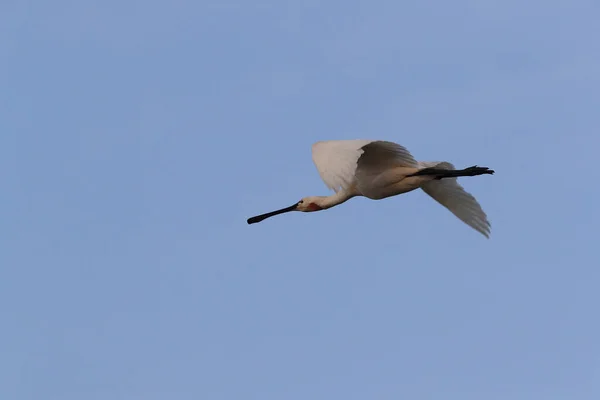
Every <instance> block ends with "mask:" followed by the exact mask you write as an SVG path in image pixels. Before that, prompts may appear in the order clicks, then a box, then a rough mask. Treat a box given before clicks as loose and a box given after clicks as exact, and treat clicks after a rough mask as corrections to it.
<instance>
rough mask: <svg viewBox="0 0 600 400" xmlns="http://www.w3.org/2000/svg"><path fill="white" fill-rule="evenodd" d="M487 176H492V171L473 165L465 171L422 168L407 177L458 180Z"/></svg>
mask: <svg viewBox="0 0 600 400" xmlns="http://www.w3.org/2000/svg"><path fill="white" fill-rule="evenodd" d="M484 174H489V175H493V174H494V171H493V170H491V169H489V168H488V167H478V166H477V165H474V166H472V167H469V168H465V169H450V170H448V169H443V168H436V167H432V168H423V169H422V170H420V171H417V172H415V173H414V174H411V175H408V176H423V175H429V176H435V179H444V178H458V177H459V176H477V175H484Z"/></svg>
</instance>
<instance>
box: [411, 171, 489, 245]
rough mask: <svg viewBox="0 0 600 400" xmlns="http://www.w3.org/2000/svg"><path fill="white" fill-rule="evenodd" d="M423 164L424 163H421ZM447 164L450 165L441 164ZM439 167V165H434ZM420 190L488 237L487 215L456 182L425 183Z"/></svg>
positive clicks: (447, 179) (451, 179)
mask: <svg viewBox="0 0 600 400" xmlns="http://www.w3.org/2000/svg"><path fill="white" fill-rule="evenodd" d="M421 164H424V163H421ZM443 164H449V165H452V164H450V163H443ZM435 165H439V164H434V165H433V166H435ZM421 189H423V191H424V192H425V193H427V194H428V195H429V196H431V197H432V198H433V199H434V200H435V201H437V202H438V203H440V204H441V205H443V206H444V207H446V208H447V209H448V210H450V212H451V213H452V214H454V215H455V216H456V217H458V219H460V220H461V221H463V222H464V223H465V224H467V225H469V226H470V227H471V228H473V229H475V230H476V231H477V232H479V233H481V234H482V235H484V236H485V237H487V238H489V237H490V232H491V224H490V222H489V221H488V219H487V215H486V214H485V212H484V211H483V209H482V208H481V205H480V204H479V203H478V202H477V200H476V199H475V197H473V195H472V194H470V193H469V192H467V191H466V190H465V189H464V188H463V187H462V186H461V185H460V184H459V183H458V181H457V180H456V178H446V179H441V180H435V181H430V182H427V183H425V184H424V185H423V186H421Z"/></svg>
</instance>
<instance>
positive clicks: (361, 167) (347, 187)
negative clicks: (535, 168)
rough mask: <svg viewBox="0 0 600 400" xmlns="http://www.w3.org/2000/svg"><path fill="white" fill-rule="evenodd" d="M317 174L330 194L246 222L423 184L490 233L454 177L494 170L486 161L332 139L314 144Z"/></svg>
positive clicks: (476, 205)
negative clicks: (460, 164)
mask: <svg viewBox="0 0 600 400" xmlns="http://www.w3.org/2000/svg"><path fill="white" fill-rule="evenodd" d="M312 158H313V161H314V163H315V165H316V166H317V169H318V170H319V174H320V175H321V179H323V181H324V182H325V184H326V185H327V187H329V188H330V189H332V190H333V191H334V192H335V194H333V195H331V196H311V197H305V198H303V199H302V200H300V201H299V202H297V203H296V204H294V205H292V206H290V207H286V208H283V209H281V210H277V211H272V212H270V213H266V214H262V215H257V216H256V217H252V218H249V219H248V224H254V223H256V222H260V221H262V220H264V219H266V218H269V217H272V216H274V215H278V214H282V213H286V212H290V211H303V212H312V211H321V210H326V209H328V208H331V207H334V206H336V205H338V204H342V203H344V202H345V201H347V200H349V199H351V198H353V197H356V196H364V197H367V198H369V199H373V200H380V199H384V198H386V197H390V196H395V195H398V194H402V193H407V192H410V191H413V190H415V189H417V188H421V189H423V191H424V192H425V193H427V194H428V195H429V196H431V197H433V199H434V200H436V201H437V202H438V203H440V204H441V205H443V206H444V207H446V208H447V209H448V210H450V211H451V212H452V213H453V214H454V215H456V216H457V217H458V218H459V219H460V220H462V221H463V222H464V223H466V224H467V225H469V226H470V227H471V228H473V229H475V230H476V231H478V232H480V233H481V234H483V235H484V236H485V237H487V238H489V235H490V229H491V225H490V223H489V221H488V219H487V216H486V214H485V212H484V211H483V210H482V209H481V206H480V205H479V203H478V202H477V200H476V199H475V198H474V197H473V196H472V195H471V194H470V193H468V192H466V191H465V190H464V188H463V187H462V186H461V185H460V184H459V183H458V182H457V179H456V178H457V177H460V176H476V175H483V174H490V175H491V174H493V173H494V171H493V170H490V169H489V168H486V167H478V166H476V165H475V166H473V167H469V168H465V169H459V170H457V169H455V168H454V165H452V164H451V163H449V162H445V161H444V162H440V161H416V160H415V159H414V158H413V156H412V155H411V154H410V152H409V151H408V150H407V149H406V148H405V147H403V146H401V145H399V144H396V143H392V142H388V141H383V140H331V141H322V142H317V143H315V144H313V146H312Z"/></svg>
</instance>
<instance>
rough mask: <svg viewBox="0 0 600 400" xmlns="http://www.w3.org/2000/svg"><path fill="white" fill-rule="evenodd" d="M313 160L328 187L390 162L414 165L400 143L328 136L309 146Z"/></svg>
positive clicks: (344, 185) (348, 183)
mask: <svg viewBox="0 0 600 400" xmlns="http://www.w3.org/2000/svg"><path fill="white" fill-rule="evenodd" d="M312 156H313V161H314V163H315V165H316V167H317V170H318V171H319V175H321V179H323V182H325V184H326V185H327V187H328V188H330V189H332V190H334V191H335V192H338V191H339V190H342V189H347V188H348V187H349V186H351V185H352V184H353V182H354V181H355V180H356V179H357V168H359V169H360V172H361V175H364V176H366V175H368V176H376V175H378V174H380V173H382V172H385V171H386V170H387V169H388V168H389V167H391V166H410V167H417V166H418V163H417V161H415V159H414V158H413V156H412V155H411V154H410V152H409V151H408V150H407V149H406V148H405V147H403V146H400V145H399V144H396V143H393V142H387V141H382V140H363V139H358V140H330V141H322V142H317V143H315V144H314V145H313V146H312Z"/></svg>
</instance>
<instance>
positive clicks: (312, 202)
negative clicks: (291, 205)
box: [296, 196, 325, 212]
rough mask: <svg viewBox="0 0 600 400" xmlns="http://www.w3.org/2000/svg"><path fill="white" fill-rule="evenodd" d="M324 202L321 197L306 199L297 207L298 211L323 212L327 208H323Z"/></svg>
mask: <svg viewBox="0 0 600 400" xmlns="http://www.w3.org/2000/svg"><path fill="white" fill-rule="evenodd" d="M322 200H323V197H320V196H310V197H304V198H303V199H302V200H300V201H299V202H298V204H297V205H296V210H297V211H303V212H312V211H321V210H322V209H324V208H325V207H323V206H322Z"/></svg>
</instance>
